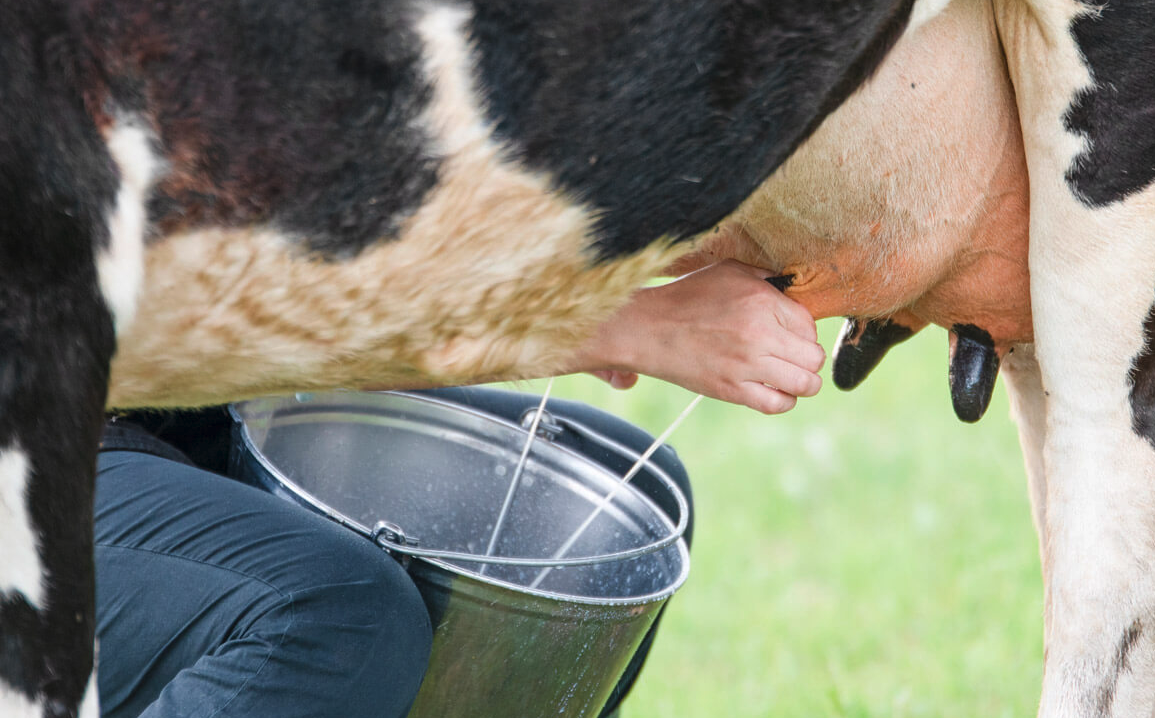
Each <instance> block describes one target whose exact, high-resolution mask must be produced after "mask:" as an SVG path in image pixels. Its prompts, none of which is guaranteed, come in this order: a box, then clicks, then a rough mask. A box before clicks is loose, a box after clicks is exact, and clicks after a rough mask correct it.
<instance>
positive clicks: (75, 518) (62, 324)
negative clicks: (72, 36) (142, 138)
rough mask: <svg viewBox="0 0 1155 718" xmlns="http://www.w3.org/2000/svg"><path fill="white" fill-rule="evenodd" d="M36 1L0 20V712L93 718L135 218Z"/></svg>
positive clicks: (0, 14) (12, 8)
mask: <svg viewBox="0 0 1155 718" xmlns="http://www.w3.org/2000/svg"><path fill="white" fill-rule="evenodd" d="M41 7H42V6H41V5H39V4H7V5H5V6H4V9H3V11H0V19H2V20H4V22H2V23H0V96H3V97H5V98H6V99H5V101H3V102H0V716H4V718H9V717H12V716H18V717H20V718H23V717H24V716H35V717H36V718H49V717H51V718H57V717H71V716H75V715H78V714H82V715H84V716H85V718H87V717H88V716H92V717H93V718H95V716H96V714H97V706H96V696H95V694H96V687H95V681H94V679H93V665H94V638H93V637H94V626H95V617H94V613H95V610H94V609H95V606H94V601H95V597H94V576H93V557H92V494H93V479H94V474H95V458H96V447H97V443H98V441H99V432H100V427H101V418H102V414H103V410H104V403H105V395H106V392H107V381H108V371H109V363H110V360H111V357H112V353H113V350H114V345H115V338H114V330H113V318H112V311H113V309H118V308H124V309H127V308H128V305H129V303H130V302H129V299H130V298H131V286H129V285H131V280H132V277H133V274H132V267H133V266H134V264H138V263H139V262H138V261H137V258H136V256H135V255H134V253H133V252H132V251H131V248H132V240H133V238H134V236H135V240H136V241H138V242H139V226H138V225H139V222H134V221H133V216H132V214H131V213H130V212H125V211H122V208H121V206H120V205H123V204H126V203H125V202H124V201H122V199H121V198H122V197H127V196H128V194H126V193H125V192H124V189H123V187H124V184H125V181H126V177H127V176H126V173H125V171H124V169H125V168H123V167H121V168H120V169H121V171H120V174H121V177H120V178H119V179H118V176H117V162H116V160H115V159H114V155H115V154H116V153H115V152H113V153H111V154H110V152H109V146H108V145H107V144H106V141H105V139H104V137H103V136H102V134H101V133H100V132H99V131H98V130H97V128H96V127H95V125H94V124H93V122H92V121H91V120H89V119H88V116H87V114H86V113H85V111H84V108H83V106H82V104H81V103H80V102H79V100H78V99H77V96H76V93H75V92H74V91H73V89H72V88H70V87H66V86H65V84H66V83H68V82H71V81H74V78H75V77H76V73H75V72H73V71H71V70H69V69H66V68H63V67H61V66H59V65H58V64H57V63H59V62H63V61H64V58H65V56H66V54H65V55H61V54H60V53H51V52H49V51H48V50H47V49H46V48H47V46H48V43H49V40H48V39H47V38H45V37H41V36H39V35H36V34H35V32H33V31H31V30H29V31H28V32H27V33H25V34H24V35H21V33H22V32H23V31H24V30H25V29H27V28H31V27H36V28H38V29H43V27H42V26H41V25H36V24H32V23H29V24H27V25H22V24H21V22H22V20H21V18H22V16H21V13H23V12H27V13H35V12H40V8H41ZM43 7H49V6H43ZM51 7H55V6H51ZM14 18H15V19H14ZM40 19H43V18H42V17H41V18H40ZM50 26H51V24H50V23H49V24H48V25H47V26H45V27H50ZM11 33H16V35H17V37H16V38H15V39H13V38H12V37H11V36H10V34H11ZM42 50H43V51H44V54H43V55H40V54H37V53H39V52H40V51H42ZM118 187H119V188H120V189H119V190H118ZM118 191H119V192H120V194H119V195H118ZM118 225H119V226H121V229H126V230H127V233H125V232H117V231H113V232H112V233H110V231H109V227H110V226H111V227H113V228H114V230H115V229H116V228H117V227H118ZM118 235H119V236H118ZM126 247H127V249H128V250H129V251H125V249H126ZM138 249H139V247H138ZM116 267H123V268H125V269H127V270H128V271H127V272H125V273H121V274H120V275H116V274H115V271H114V269H115V268H116ZM102 280H103V281H102ZM126 289H128V290H129V291H125V290H126ZM110 307H111V309H110Z"/></svg>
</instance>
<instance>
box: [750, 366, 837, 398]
mask: <svg viewBox="0 0 1155 718" xmlns="http://www.w3.org/2000/svg"><path fill="white" fill-rule="evenodd" d="M759 370H760V371H759V374H758V376H756V377H753V378H752V380H754V381H758V382H760V383H762V384H767V385H769V386H772V387H774V388H775V389H778V390H779V391H781V392H784V393H786V394H789V395H791V396H798V397H804V396H814V395H815V394H817V393H818V391H819V390H820V389H821V388H822V377H820V376H818V374H816V373H814V372H812V371H807V370H806V369H803V368H802V367H800V366H798V365H796V364H791V363H790V362H787V361H783V360H782V359H780V358H778V357H773V356H768V357H763V358H762V361H761V363H760V367H759Z"/></svg>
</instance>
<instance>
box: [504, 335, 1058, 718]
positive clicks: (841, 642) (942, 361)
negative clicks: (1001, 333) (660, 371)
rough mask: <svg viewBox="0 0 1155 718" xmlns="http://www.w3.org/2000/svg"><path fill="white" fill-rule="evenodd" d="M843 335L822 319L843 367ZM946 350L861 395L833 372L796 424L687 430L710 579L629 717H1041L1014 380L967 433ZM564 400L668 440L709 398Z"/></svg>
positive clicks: (585, 395) (721, 421) (690, 585)
mask: <svg viewBox="0 0 1155 718" xmlns="http://www.w3.org/2000/svg"><path fill="white" fill-rule="evenodd" d="M839 326H840V322H838V321H834V320H828V321H824V322H820V324H819V332H820V336H821V339H822V344H823V346H825V347H826V348H827V351H828V352H829V351H830V350H831V349H832V347H833V342H834V339H835V337H836V336H837V332H838V328H839ZM946 352H947V350H946V335H945V333H944V332H943V331H942V330H939V329H936V328H931V329H928V330H926V331H924V332H922V333H921V334H920V335H918V336H916V337H915V338H913V339H911V340H910V341H909V342H907V343H906V344H903V345H900V346H898V347H896V348H895V349H893V350H892V351H891V353H890V355H888V356H887V357H886V359H885V360H884V361H883V363H882V365H881V366H880V367H879V368H878V369H876V370H875V372H874V373H873V374H872V375H871V376H870V377H869V378H868V379H867V381H866V382H865V383H864V384H863V385H862V386H860V387H859V388H858V389H856V390H855V391H853V392H850V393H844V392H841V391H839V390H838V389H837V388H835V387H834V385H833V383H831V381H830V372H829V362H827V364H828V366H827V367H826V368H825V369H824V370H823V379H824V381H825V384H824V388H823V391H822V392H821V393H820V394H819V396H817V397H815V398H813V399H806V400H803V401H801V402H800V403H799V406H798V407H797V408H796V409H795V410H793V411H792V412H790V413H788V414H785V415H782V416H777V417H765V416H762V415H760V414H757V413H755V412H753V411H751V410H749V409H745V408H741V407H735V406H730V405H726V404H723V403H720V402H717V401H713V400H707V401H706V402H703V403H702V405H701V406H699V407H698V409H697V410H696V411H695V413H694V414H693V415H691V417H690V418H689V419H687V421H686V423H684V424H683V425H682V427H681V428H679V429H678V431H677V432H676V433H675V434H674V436H673V437H672V438H671V443H673V445H674V446H675V447H676V448H677V450H678V452H679V454H680V455H681V457H682V459H683V461H685V463H686V464H687V466H688V468H689V472H690V477H691V480H692V481H693V486H694V499H695V505H696V509H697V524H696V529H695V542H694V547H693V551H692V570H691V574H690V579H689V581H688V582H687V584H686V585H685V587H683V588H682V590H681V591H680V592H679V593H678V594H677V595H676V596H675V597H674V598H673V599H672V601H671V603H670V606H669V610H668V611H667V613H666V618H665V619H664V626H663V629H662V631H661V633H660V634H659V637H658V640H657V643H656V647H655V650H654V651H653V653H652V654H651V657H650V660H649V663H648V666H647V667H646V670H645V671H644V672H643V674H642V678H641V680H640V682H639V684H638V686H637V687H636V688H635V690H634V692H633V694H632V695H631V697H630V698H629V700H628V701H627V702H626V704H625V705H624V709H623V715H624V718H712V717H713V716H726V717H727V718H765V717H769V716H772V717H774V718H792V717H798V718H815V717H816V716H847V717H850V718H866V717H868V716H880V717H881V716H885V717H886V718H904V717H908V716H909V717H914V716H934V717H935V718H951V717H954V716H957V717H959V718H963V717H965V718H973V717H974V716H986V717H1001V716H1027V715H1034V712H1035V702H1036V699H1037V692H1038V687H1039V682H1040V679H1041V666H1042V585H1041V579H1040V576H1039V563H1038V553H1037V544H1036V540H1035V535H1034V529H1033V527H1032V525H1031V518H1030V509H1029V505H1028V501H1027V495H1026V480H1025V475H1024V471H1023V466H1022V459H1021V456H1020V454H1019V449H1018V440H1017V435H1016V433H1015V428H1014V424H1013V422H1012V421H1011V420H1010V418H1009V416H1008V406H1007V401H1006V396H1005V393H1004V390H1003V387H1002V383H1001V382H1000V384H999V386H998V387H997V388H996V390H995V398H994V401H993V402H992V405H991V408H990V410H989V411H988V412H987V415H986V417H985V418H984V419H983V420H982V421H980V422H979V423H978V424H975V425H966V424H963V423H961V422H959V421H958V420H957V419H956V418H955V416H954V412H953V411H952V410H951V406H950V396H949V392H948V388H947V358H946ZM518 388H521V389H526V388H528V389H530V390H534V391H541V390H542V389H543V388H544V382H527V383H523V384H520V385H518ZM554 393H555V395H557V396H564V397H567V398H575V399H580V400H583V401H586V402H589V403H591V404H594V405H596V406H599V407H602V408H604V409H607V410H609V411H612V412H614V413H616V414H618V415H619V416H622V417H625V418H627V419H629V420H631V421H633V422H635V423H636V424H638V425H640V426H642V427H644V428H646V429H648V430H649V431H651V432H652V433H654V434H657V433H659V432H661V431H662V430H664V429H665V427H666V426H667V425H668V424H669V423H670V421H672V420H673V419H674V417H675V416H677V414H678V413H679V412H680V411H681V410H682V409H683V408H684V407H685V405H686V404H687V403H688V402H689V401H690V399H691V398H692V395H691V394H690V393H688V392H686V391H684V390H682V389H679V388H677V387H672V386H670V385H667V384H663V383H662V382H658V381H654V380H649V379H644V378H643V379H642V381H641V383H640V384H639V386H637V387H635V388H634V389H632V390H630V391H625V392H618V391H614V390H612V389H610V388H608V387H606V386H605V385H604V384H602V383H601V382H599V381H598V380H596V379H594V378H592V377H586V376H576V377H566V378H564V379H561V380H559V382H558V384H556V385H555V389H554Z"/></svg>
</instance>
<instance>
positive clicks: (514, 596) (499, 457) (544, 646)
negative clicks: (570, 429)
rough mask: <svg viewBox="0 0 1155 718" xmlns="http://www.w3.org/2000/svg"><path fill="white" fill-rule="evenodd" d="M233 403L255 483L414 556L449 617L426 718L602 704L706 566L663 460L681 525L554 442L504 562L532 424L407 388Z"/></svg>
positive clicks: (443, 616) (525, 494)
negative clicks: (692, 572) (696, 567)
mask: <svg viewBox="0 0 1155 718" xmlns="http://www.w3.org/2000/svg"><path fill="white" fill-rule="evenodd" d="M232 412H233V416H234V418H235V419H236V420H237V423H236V428H237V441H235V442H234V446H235V447H236V449H235V450H234V456H233V459H232V466H233V472H234V474H235V475H236V476H237V477H238V478H242V479H244V480H247V481H249V482H250V483H254V484H256V485H258V486H261V487H262V488H264V489H266V490H268V491H270V492H272V493H274V494H278V495H280V496H282V497H285V498H288V499H290V500H292V501H295V502H299V503H301V504H303V505H304V506H307V507H309V508H311V509H313V510H316V511H319V512H321V513H323V514H324V515H326V516H329V517H330V518H332V519H333V520H335V521H338V522H340V523H341V524H344V525H346V526H348V527H349V528H351V529H353V530H354V531H357V532H358V533H360V534H362V535H364V536H366V537H367V538H369V539H371V540H373V541H375V542H377V543H378V544H379V545H380V546H382V548H385V549H386V550H388V551H389V552H390V553H392V554H393V555H394V556H396V557H398V558H399V559H400V560H402V562H403V563H404V564H405V565H406V566H407V570H408V571H409V573H410V575H411V576H412V577H413V579H414V581H415V582H416V584H417V587H418V589H419V590H420V591H421V594H422V596H423V597H424V600H425V604H426V606H427V607H428V609H429V612H430V616H431V619H432V621H433V626H434V634H433V650H432V654H431V656H430V660H429V667H428V670H427V672H426V675H425V681H424V683H423V684H422V686H421V689H420V691H419V693H418V695H417V698H416V701H415V703H414V705H413V708H412V710H411V712H410V714H409V715H410V718H471V717H474V716H476V717H477V718H538V717H541V718H544V717H545V716H550V717H551V718H553V717H555V716H557V717H562V718H565V717H569V716H572V717H575V718H576V717H578V716H595V715H597V712H598V711H599V710H600V709H601V708H602V706H603V705H604V704H605V702H606V700H607V699H608V697H609V694H610V692H611V691H612V690H613V688H614V686H615V685H616V683H617V680H618V679H619V677H620V676H621V675H622V673H623V672H624V670H625V668H626V665H627V664H628V663H629V661H630V658H631V657H632V656H633V654H634V652H635V651H636V649H637V647H638V645H639V643H640V642H641V640H642V638H643V637H644V635H645V633H646V631H647V630H648V628H649V626H650V625H651V624H652V623H653V621H654V619H655V617H656V616H657V614H658V611H659V609H660V608H661V606H662V604H663V603H664V602H665V601H666V599H667V598H669V596H671V595H672V594H673V593H674V591H675V590H677V588H678V587H679V586H681V585H682V583H683V582H684V581H685V579H686V576H687V574H688V571H689V554H688V552H687V550H686V546H685V543H684V541H682V539H681V532H682V531H683V530H684V528H685V524H686V518H687V513H688V509H687V506H686V501H685V498H684V497H683V496H682V494H681V493H680V492H679V491H678V489H677V487H676V486H675V485H674V484H673V483H672V482H671V481H670V479H669V478H668V477H666V476H665V475H664V474H662V473H661V472H660V470H657V469H656V468H651V469H650V471H651V473H653V474H655V475H657V476H658V478H659V479H660V480H662V484H663V485H665V486H666V488H668V490H669V492H670V495H671V497H672V498H673V499H674V503H676V505H677V506H678V508H679V512H680V517H679V521H678V522H677V523H676V524H675V522H674V521H672V520H671V519H670V518H669V517H668V516H667V515H666V514H665V513H664V512H663V511H662V510H661V509H659V508H658V507H657V506H656V505H655V504H654V502H653V501H651V500H650V499H649V498H647V497H646V496H645V495H644V494H642V493H641V492H639V491H638V490H637V489H635V488H634V487H633V486H632V485H629V484H624V485H623V484H620V483H619V481H618V477H616V476H614V475H612V474H611V473H609V472H608V470H607V469H605V468H604V467H602V466H601V465H600V464H597V463H594V462H592V461H590V460H588V459H586V458H585V457H584V456H582V455H580V454H577V453H575V452H572V451H570V450H568V449H567V448H565V447H563V446H560V445H556V444H552V443H550V441H549V440H548V439H546V438H538V439H536V440H535V441H534V444H533V447H532V450H531V451H530V453H529V455H528V460H527V462H526V464H525V469H524V472H523V474H522V477H521V480H520V482H519V485H518V488H517V491H516V492H515V494H514V498H513V501H512V504H509V505H508V507H507V513H506V514H505V517H504V520H503V521H501V525H502V527H503V528H502V530H501V532H500V535H499V536H498V537H497V540H496V542H495V544H494V548H493V550H492V554H491V555H488V556H487V555H486V551H487V548H488V546H489V544H490V541H491V538H492V534H493V532H494V527H495V525H497V524H498V523H499V520H498V516H499V513H500V512H501V510H502V507H503V504H504V503H505V501H504V499H505V498H506V494H507V490H508V489H509V486H510V480H511V478H512V475H513V473H514V470H515V466H516V465H517V463H518V460H519V457H520V455H521V451H522V448H523V446H524V444H525V440H526V437H527V433H526V431H525V430H524V429H523V428H521V427H519V426H517V425H515V424H512V423H508V422H505V421H502V420H499V419H497V418H495V417H492V416H490V415H488V414H483V413H480V412H476V411H473V410H471V409H468V408H464V407H461V406H459V405H456V404H450V403H447V402H443V401H439V400H436V399H432V398H429V397H425V396H420V395H411V394H403V393H393V392H383V393H351V392H349V393H347V392H334V393H327V394H298V395H296V396H292V397H279V398H271V399H260V400H254V401H249V402H244V403H241V404H237V405H234V406H233V407H232ZM586 431H588V430H586ZM592 438H595V439H596V440H598V441H600V442H601V443H602V444H603V445H605V446H616V445H614V444H613V442H611V441H609V440H608V439H605V438H604V437H600V436H594V437H592ZM617 450H619V451H621V452H622V453H625V454H627V455H630V454H631V453H632V452H629V451H628V450H626V449H624V448H623V447H620V446H618V447H617ZM633 458H636V455H635V456H633ZM607 497H611V498H610V499H609V500H608V501H607ZM599 506H601V507H603V508H602V510H600V511H599V510H598V508H597V507H599ZM595 514H596V515H595ZM591 516H592V517H593V520H592V521H590V518H591ZM587 523H588V527H586V528H584V529H581V527H582V526H583V525H586V524H587ZM579 530H580V533H578V531H579ZM575 538H576V540H575ZM571 542H572V547H571V548H570V549H569V551H568V552H567V553H566V554H565V555H564V556H561V557H558V556H557V554H558V553H559V549H560V548H561V547H562V546H563V545H564V544H566V543H571ZM482 560H483V561H482Z"/></svg>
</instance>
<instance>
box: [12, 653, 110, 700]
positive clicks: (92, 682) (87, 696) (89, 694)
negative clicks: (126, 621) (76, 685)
mask: <svg viewBox="0 0 1155 718" xmlns="http://www.w3.org/2000/svg"><path fill="white" fill-rule="evenodd" d="M99 652H100V647H99V645H98V646H97V653H99ZM98 662H99V661H98ZM0 715H2V714H0ZM77 715H78V718H100V698H99V696H98V691H97V688H96V666H95V665H94V666H93V668H92V674H91V675H90V676H89V677H88V685H87V687H85V689H84V697H83V698H81V699H80V710H79V711H78V714H77Z"/></svg>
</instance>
